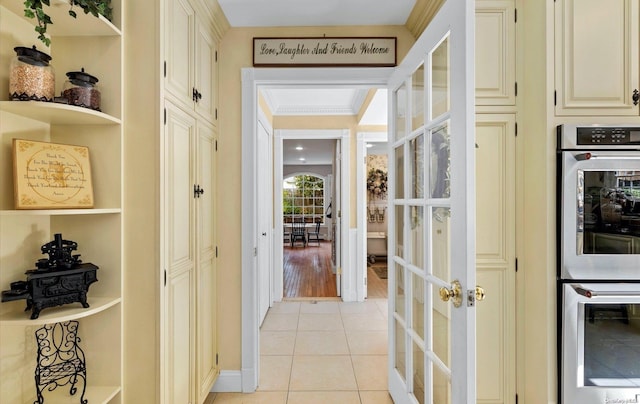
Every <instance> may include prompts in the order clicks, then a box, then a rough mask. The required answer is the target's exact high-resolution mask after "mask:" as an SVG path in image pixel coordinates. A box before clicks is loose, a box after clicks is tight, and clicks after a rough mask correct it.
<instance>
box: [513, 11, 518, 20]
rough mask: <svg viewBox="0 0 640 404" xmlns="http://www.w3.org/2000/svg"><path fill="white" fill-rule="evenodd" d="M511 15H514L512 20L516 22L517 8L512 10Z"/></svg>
mask: <svg viewBox="0 0 640 404" xmlns="http://www.w3.org/2000/svg"><path fill="white" fill-rule="evenodd" d="M513 15H514V17H513V22H516V23H517V22H518V9H517V8H516V9H514V10H513Z"/></svg>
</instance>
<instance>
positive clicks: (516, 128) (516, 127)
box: [515, 122, 518, 137]
mask: <svg viewBox="0 0 640 404" xmlns="http://www.w3.org/2000/svg"><path fill="white" fill-rule="evenodd" d="M515 130H516V137H518V122H516V126H515Z"/></svg>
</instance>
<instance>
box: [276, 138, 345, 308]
mask: <svg viewBox="0 0 640 404" xmlns="http://www.w3.org/2000/svg"><path fill="white" fill-rule="evenodd" d="M335 150H336V140H335V139H315V140H308V139H303V138H301V139H285V140H283V153H282V154H283V166H282V172H283V176H284V178H283V180H282V193H281V195H282V211H281V212H274V214H275V215H281V216H282V222H283V234H284V236H283V240H282V255H283V267H282V269H283V298H284V299H291V298H294V299H299V298H337V297H338V290H337V284H336V269H337V265H336V262H335V257H336V254H335V248H336V245H335V244H334V243H333V242H332V240H333V239H334V237H333V233H334V230H335V227H334V224H335V223H334V218H333V214H332V213H331V211H332V207H333V199H335V190H334V187H333V182H334V181H333V178H334V177H335V172H334V168H335V164H334V162H335Z"/></svg>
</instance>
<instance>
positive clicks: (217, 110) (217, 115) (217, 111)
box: [215, 108, 218, 121]
mask: <svg viewBox="0 0 640 404" xmlns="http://www.w3.org/2000/svg"><path fill="white" fill-rule="evenodd" d="M215 115H216V121H217V120H218V108H216V114H215Z"/></svg>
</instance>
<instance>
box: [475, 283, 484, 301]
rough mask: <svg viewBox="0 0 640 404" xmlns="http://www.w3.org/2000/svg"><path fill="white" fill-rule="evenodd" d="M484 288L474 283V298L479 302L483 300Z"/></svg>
mask: <svg viewBox="0 0 640 404" xmlns="http://www.w3.org/2000/svg"><path fill="white" fill-rule="evenodd" d="M484 296H485V293H484V288H483V287H481V286H477V285H476V300H477V301H479V302H481V301H483V300H484Z"/></svg>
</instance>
